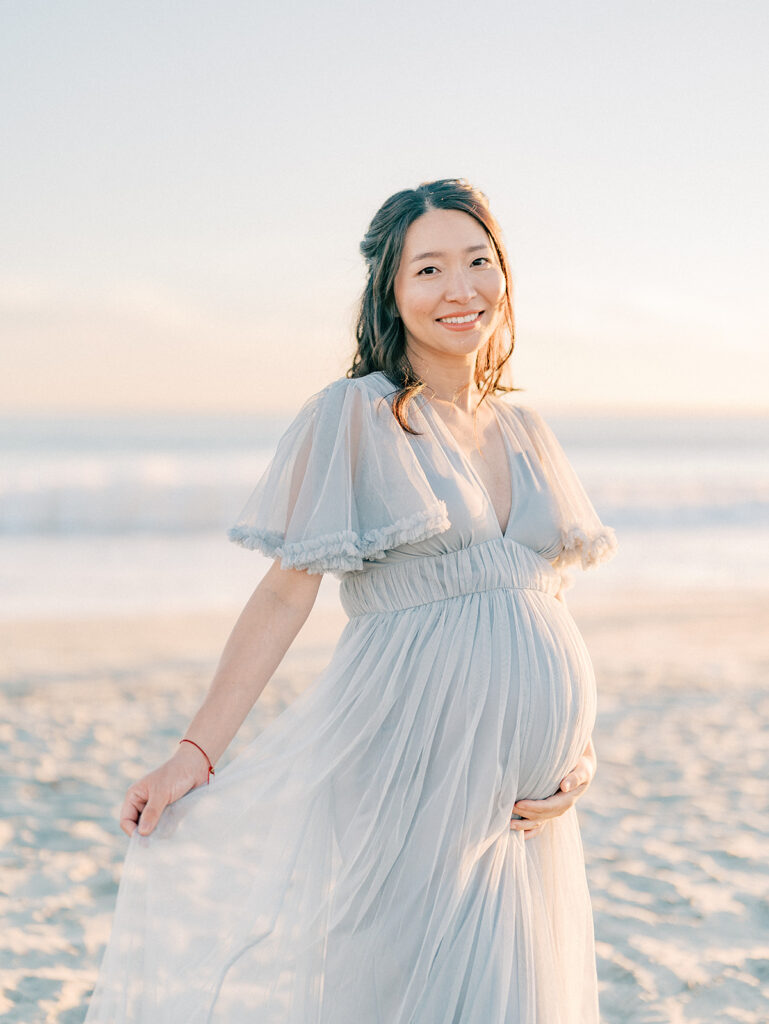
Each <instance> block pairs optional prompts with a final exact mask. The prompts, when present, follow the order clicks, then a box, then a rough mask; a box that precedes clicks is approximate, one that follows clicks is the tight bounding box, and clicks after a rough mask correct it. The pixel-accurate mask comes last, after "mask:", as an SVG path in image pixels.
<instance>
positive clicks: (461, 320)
mask: <svg viewBox="0 0 769 1024" xmlns="http://www.w3.org/2000/svg"><path fill="white" fill-rule="evenodd" d="M480 315H481V314H480V313H469V314H468V315H467V316H442V317H439V318H438V319H439V321H440V323H442V324H469V323H472V322H473V320H477V319H478V317H479V316H480Z"/></svg>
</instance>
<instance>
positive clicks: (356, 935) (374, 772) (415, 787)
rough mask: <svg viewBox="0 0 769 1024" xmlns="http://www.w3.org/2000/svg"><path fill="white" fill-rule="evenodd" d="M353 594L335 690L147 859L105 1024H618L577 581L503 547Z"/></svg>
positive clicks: (462, 555) (179, 814) (153, 840)
mask: <svg viewBox="0 0 769 1024" xmlns="http://www.w3.org/2000/svg"><path fill="white" fill-rule="evenodd" d="M348 579H349V581H350V582H349V584H345V583H343V585H342V600H343V603H344V604H345V607H346V609H347V611H348V614H349V615H350V619H349V622H348V623H347V625H346V627H345V630H344V632H343V634H342V637H341V638H340V641H339V644H338V645H337V648H336V650H335V653H334V655H333V658H332V660H331V662H330V664H329V665H328V666H327V668H326V669H325V670H324V672H323V673H322V674H321V675H320V676H319V677H318V678H317V679H316V681H315V682H314V684H313V685H312V687H311V688H310V689H309V690H308V691H306V692H305V693H304V694H303V695H302V696H301V697H300V698H299V699H298V700H296V701H295V702H294V703H293V704H292V705H291V706H290V707H289V708H288V709H287V710H286V711H284V712H283V713H282V714H281V715H280V716H279V717H278V718H277V719H275V720H274V721H273V722H272V723H271V724H270V726H268V727H267V729H265V730H264V732H262V733H261V734H260V736H258V737H257V738H256V740H254V741H253V742H252V743H251V744H250V745H249V746H247V747H246V748H245V749H244V750H243V751H242V752H241V753H240V754H239V755H238V757H237V758H236V759H235V760H234V761H232V762H231V763H230V764H229V765H228V766H226V767H225V768H224V769H223V770H222V771H221V772H220V773H218V774H217V776H216V778H215V780H213V781H212V783H211V785H210V786H203V787H200V788H199V789H196V790H194V791H192V792H191V793H189V794H187V796H185V797H183V798H182V799H181V800H179V801H177V802H176V803H175V804H172V805H171V806H170V807H169V808H167V809H166V811H165V812H164V814H163V816H162V818H161V821H160V823H159V825H158V827H157V828H156V830H155V832H154V833H152V834H151V835H150V836H146V837H143V836H139V835H138V833H136V832H135V833H134V835H133V836H132V837H131V839H130V840H129V848H128V854H127V858H126V862H125V866H124V872H123V878H122V881H121V887H120V893H119V898H118V903H117V907H116V914H115V921H114V924H113V936H112V939H111V942H110V945H109V947H108V949H107V953H106V954H105V960H104V963H103V966H102V971H101V974H100V980H99V984H98V986H97V989H96V992H95V993H94V997H93V1000H92V1003H91V1007H90V1010H89V1015H88V1017H87V1019H86V1024H108V1022H109V1024H129V1022H130V1024H139V1022H141V1024H204V1022H205V1024H214V1022H215V1024H225V1022H226V1024H251V1022H253V1021H259V1022H260V1024H360V1022H361V1021H365V1022H367V1024H437V1022H441V1024H442V1022H451V1024H488V1022H489V1021H494V1022H495V1024H597V1021H598V1014H597V996H596V978H595V962H594V954H593V932H592V916H591V912H590V900H589V895H588V890H587V885H586V879H585V871H584V859H583V855H582V849H581V844H580V837H579V829H578V824H577V819H576V812H575V810H574V809H572V810H571V811H569V812H567V813H566V814H565V815H563V816H562V817H560V818H558V819H555V820H553V821H552V822H550V823H548V825H547V827H546V829H545V831H544V832H543V833H542V834H541V835H540V836H537V837H535V838H533V839H530V840H524V838H523V835H522V834H521V833H518V832H515V831H512V830H511V829H510V818H511V815H512V814H513V810H512V808H513V804H514V803H515V801H516V800H517V799H520V798H524V797H532V798H541V797H545V796H549V795H550V794H552V793H553V792H555V791H556V789H557V788H558V785H559V783H560V780H561V779H562V778H563V776H564V775H565V774H566V773H567V772H568V771H569V770H570V769H571V768H572V767H573V765H574V764H575V762H576V759H577V758H578V756H579V754H580V752H581V751H582V749H583V748H584V745H585V744H586V742H587V739H588V738H589V735H590V732H591V729H592V725H593V721H594V715H595V689H594V678H593V674H592V667H591V664H590V659H589V657H588V654H587V651H586V650H585V648H584V645H583V643H582V641H581V638H580V635H579V633H578V631H577V629H576V626H575V624H574V622H573V620H572V618H571V616H570V614H569V612H568V611H567V610H566V608H565V607H564V605H563V604H562V602H560V601H558V600H557V599H556V597H555V594H556V592H557V589H558V587H559V585H560V580H559V576H558V573H557V571H556V570H555V569H554V568H553V567H552V566H550V565H549V564H548V562H547V561H545V560H544V559H543V558H542V557H541V556H539V555H537V554H536V553H534V552H532V551H530V550H529V549H528V548H525V547H523V546H522V545H519V544H517V543H516V542H514V541H506V540H504V539H501V538H500V539H493V540H490V541H488V542H487V543H484V544H478V545H474V546H473V547H471V548H469V549H466V550H462V551H456V552H449V553H447V554H445V555H443V556H438V557H428V558H422V559H414V560H413V561H408V562H402V563H400V564H397V565H392V566H385V567H382V568H379V569H374V570H372V571H370V572H366V573H356V574H351V575H350V576H349V577H348Z"/></svg>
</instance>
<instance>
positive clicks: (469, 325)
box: [435, 310, 483, 331]
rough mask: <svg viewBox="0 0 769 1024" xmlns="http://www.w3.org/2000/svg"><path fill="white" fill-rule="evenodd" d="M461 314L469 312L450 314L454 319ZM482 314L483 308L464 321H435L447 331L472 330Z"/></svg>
mask: <svg viewBox="0 0 769 1024" xmlns="http://www.w3.org/2000/svg"><path fill="white" fill-rule="evenodd" d="M463 315H465V316H468V315H469V314H462V313H453V314H451V319H452V320H454V319H456V318H458V317H462V316H463ZM482 316H483V310H480V311H479V312H478V313H476V314H475V317H474V318H473V319H472V320H467V321H466V322H465V323H461V324H450V323H446V321H445V320H443V319H438V320H436V321H435V322H436V323H438V324H440V325H441V327H445V328H446V330H447V331H472V330H473V329H474V328H475V327H477V326H478V324H479V323H480V322H481V317H482Z"/></svg>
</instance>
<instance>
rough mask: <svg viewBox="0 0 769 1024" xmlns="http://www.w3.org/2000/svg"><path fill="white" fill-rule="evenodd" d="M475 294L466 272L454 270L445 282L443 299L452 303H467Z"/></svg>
mask: <svg viewBox="0 0 769 1024" xmlns="http://www.w3.org/2000/svg"><path fill="white" fill-rule="evenodd" d="M475 294H476V292H475V287H474V285H473V282H472V279H471V278H470V276H469V274H468V273H467V271H466V270H464V269H462V270H456V271H454V273H453V274H451V276H450V278H449V280H448V281H447V282H446V293H445V297H446V299H447V300H451V301H454V302H468V301H469V300H470V299H472V297H473V296H474V295H475Z"/></svg>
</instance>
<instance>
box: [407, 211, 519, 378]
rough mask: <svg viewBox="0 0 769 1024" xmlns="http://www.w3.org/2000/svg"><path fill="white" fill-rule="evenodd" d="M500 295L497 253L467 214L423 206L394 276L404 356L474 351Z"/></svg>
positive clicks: (490, 325) (494, 319)
mask: <svg viewBox="0 0 769 1024" xmlns="http://www.w3.org/2000/svg"><path fill="white" fill-rule="evenodd" d="M504 295H505V275H504V274H503V272H502V268H501V267H500V265H499V261H498V259H497V254H496V252H495V250H494V247H493V245H492V244H491V240H490V239H489V236H488V235H487V234H486V229H485V228H484V227H483V226H482V225H481V224H480V223H479V222H478V221H477V220H476V219H475V218H474V217H471V216H470V214H468V213H463V212H462V211H461V210H428V212H427V213H424V214H422V216H421V217H418V218H417V219H416V220H415V221H414V223H413V224H412V225H411V226H410V227H409V229H408V231H407V232H406V238H405V244H404V247H403V254H402V256H401V262H400V266H399V267H398V272H397V274H396V276H395V304H396V306H397V307H398V313H399V314H400V317H401V319H402V321H403V326H404V328H405V332H406V353H407V355H409V354H416V355H418V356H421V357H422V358H423V359H428V360H429V359H430V358H433V359H434V358H436V357H438V358H440V357H444V358H445V357H446V356H460V357H465V356H468V355H469V354H472V353H475V352H477V351H478V349H479V348H481V347H483V346H484V345H485V344H486V343H487V342H488V340H489V338H490V337H491V335H492V334H493V332H494V329H495V328H496V326H497V324H498V322H499V318H500V316H501V314H502V302H503V299H504ZM457 319H459V320H460V321H461V322H459V323H457V322H456V321H457Z"/></svg>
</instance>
